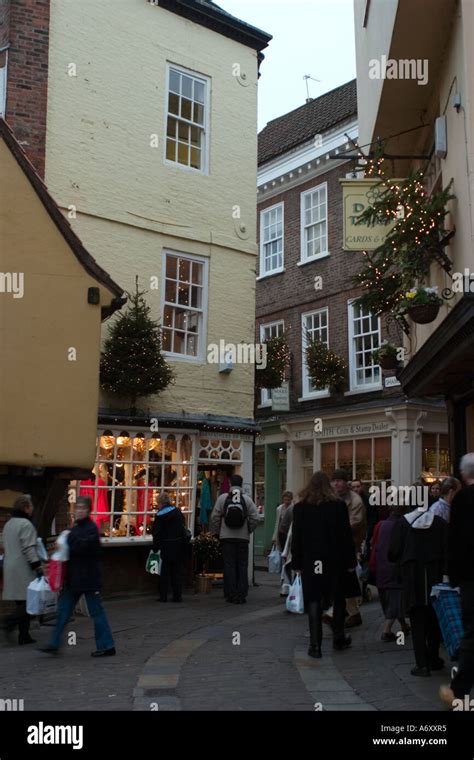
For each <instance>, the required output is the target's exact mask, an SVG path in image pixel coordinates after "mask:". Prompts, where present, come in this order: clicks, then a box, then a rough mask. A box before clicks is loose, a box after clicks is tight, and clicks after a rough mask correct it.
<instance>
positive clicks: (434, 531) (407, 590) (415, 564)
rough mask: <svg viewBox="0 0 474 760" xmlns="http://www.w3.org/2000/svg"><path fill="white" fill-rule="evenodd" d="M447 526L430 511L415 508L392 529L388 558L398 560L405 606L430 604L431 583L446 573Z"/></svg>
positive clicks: (406, 607)
mask: <svg viewBox="0 0 474 760" xmlns="http://www.w3.org/2000/svg"><path fill="white" fill-rule="evenodd" d="M447 530H448V526H447V524H446V523H445V521H444V520H442V519H441V517H438V516H437V515H434V514H433V513H432V512H429V511H426V510H421V509H415V510H413V512H409V513H408V514H407V515H404V516H403V517H402V519H401V520H399V521H398V522H397V523H396V524H395V526H394V527H393V530H392V537H391V540H390V547H389V551H388V559H389V561H390V562H398V564H399V567H400V577H401V582H402V586H403V597H404V604H405V609H407V610H410V609H412V608H413V607H420V606H423V605H427V604H429V601H430V593H431V588H432V586H434V585H436V584H437V583H441V582H442V580H443V575H444V574H445V573H446V551H447Z"/></svg>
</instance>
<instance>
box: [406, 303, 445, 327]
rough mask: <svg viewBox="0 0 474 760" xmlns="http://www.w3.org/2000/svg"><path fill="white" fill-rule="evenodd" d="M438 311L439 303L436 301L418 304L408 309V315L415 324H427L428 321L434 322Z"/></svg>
mask: <svg viewBox="0 0 474 760" xmlns="http://www.w3.org/2000/svg"><path fill="white" fill-rule="evenodd" d="M438 313H439V305H438V304H437V303H426V304H419V305H418V306H412V307H411V308H410V309H408V316H409V317H410V319H411V320H412V321H413V322H416V324H417V325H427V324H428V323H429V322H434V321H435V319H436V317H437V316H438Z"/></svg>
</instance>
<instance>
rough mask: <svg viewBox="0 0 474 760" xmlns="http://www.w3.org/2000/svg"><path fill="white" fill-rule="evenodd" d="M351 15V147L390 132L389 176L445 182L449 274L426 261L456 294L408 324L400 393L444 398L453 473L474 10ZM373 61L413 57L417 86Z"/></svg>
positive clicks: (467, 232) (466, 349) (469, 316)
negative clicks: (449, 194)
mask: <svg viewBox="0 0 474 760" xmlns="http://www.w3.org/2000/svg"><path fill="white" fill-rule="evenodd" d="M354 9H355V34H356V58H357V89H358V111H359V134H360V144H361V145H367V144H369V143H372V142H373V141H374V140H375V139H376V138H378V137H379V136H380V137H381V138H382V139H385V138H388V137H390V136H393V137H391V139H388V140H385V150H386V152H387V153H390V154H392V155H397V156H410V158H408V159H404V160H396V161H395V162H394V172H395V175H394V176H406V175H407V174H408V173H409V172H410V171H411V170H413V169H415V168H422V169H423V170H424V173H425V184H426V187H427V189H428V190H429V191H430V190H431V189H433V188H436V189H438V188H439V187H445V186H446V185H448V183H449V182H450V181H451V179H452V180H453V186H452V191H453V193H454V195H455V196H456V199H455V201H453V202H451V203H450V206H449V211H450V215H449V218H448V227H449V228H452V227H453V226H455V228H456V233H455V235H454V237H453V238H452V240H451V241H450V244H449V246H448V248H447V249H446V252H447V254H448V256H449V257H450V259H451V260H452V262H453V268H452V271H451V276H450V275H448V274H447V273H446V272H445V271H444V270H442V269H441V268H440V267H439V266H437V265H434V266H433V267H432V270H431V283H430V284H431V285H437V286H438V289H439V292H440V293H441V292H442V291H443V290H444V289H445V288H448V289H453V280H452V276H453V275H454V274H455V273H458V274H460V275H463V276H464V274H466V275H467V276H466V278H465V279H464V277H463V291H462V292H453V293H452V295H451V298H449V299H448V300H447V301H446V302H445V305H443V306H442V307H441V309H440V312H439V314H438V317H437V319H436V320H435V321H434V322H432V323H430V324H427V325H415V324H413V325H412V326H411V327H412V329H411V340H410V342H406V348H407V349H408V353H407V357H406V363H405V367H404V369H403V371H402V373H401V374H400V375H399V379H400V381H401V383H402V387H403V390H404V391H405V392H406V393H407V395H408V396H409V397H415V396H416V397H430V398H431V399H434V398H439V399H444V400H445V402H446V409H447V421H449V435H450V451H451V459H452V465H453V466H454V467H456V466H457V464H458V463H459V457H460V456H461V455H462V454H463V453H465V452H466V451H467V450H471V451H472V450H473V449H474V424H473V423H474V392H473V390H472V384H473V379H474V361H473V359H472V355H473V354H472V348H473V341H474V278H473V277H471V274H474V254H473V242H474V240H473V228H474V225H473V222H474V209H473V205H472V196H473V190H474V163H473V162H474V121H473V119H474V113H473V108H474V65H473V64H474V60H473V51H472V37H473V33H474V6H473V4H472V2H471V0H459V2H455V0H385V2H383V3H375V2H370V0H355V2H354ZM382 56H385V60H387V61H388V60H393V61H395V62H396V64H397V65H398V62H402V61H414V64H413V65H415V64H416V66H417V67H419V68H418V69H417V70H418V71H419V72H420V73H421V72H423V77H422V79H423V78H426V82H425V83H422V82H421V83H420V77H411V78H401V77H398V78H396V79H389V78H388V77H387V78H383V77H381V78H379V79H373V78H371V77H370V76H369V69H370V66H371V64H372V63H373V61H374V60H375V61H381V60H382ZM412 70H413V71H415V69H414V68H413V69H412ZM425 75H426V76H425ZM420 125H424V126H423V127H421V128H420ZM422 156H426V157H427V158H421V157H422Z"/></svg>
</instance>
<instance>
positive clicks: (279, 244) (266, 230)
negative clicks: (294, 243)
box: [260, 203, 283, 277]
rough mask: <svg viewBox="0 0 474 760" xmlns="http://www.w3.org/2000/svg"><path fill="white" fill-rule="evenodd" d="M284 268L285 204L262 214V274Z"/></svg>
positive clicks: (280, 204) (273, 207)
mask: <svg viewBox="0 0 474 760" xmlns="http://www.w3.org/2000/svg"><path fill="white" fill-rule="evenodd" d="M282 269H283V204H282V203H279V204H278V205H277V206H272V208H268V209H264V210H263V211H262V212H261V214H260V276H261V277H263V276H265V275H266V274H272V273H273V272H281V270H282Z"/></svg>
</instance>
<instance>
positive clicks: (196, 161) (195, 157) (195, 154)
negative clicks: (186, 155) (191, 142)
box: [191, 148, 201, 169]
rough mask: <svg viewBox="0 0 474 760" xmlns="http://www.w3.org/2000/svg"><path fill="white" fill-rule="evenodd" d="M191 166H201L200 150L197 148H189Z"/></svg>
mask: <svg viewBox="0 0 474 760" xmlns="http://www.w3.org/2000/svg"><path fill="white" fill-rule="evenodd" d="M191 166H192V167H193V169H200V168H201V151H200V150H199V148H191Z"/></svg>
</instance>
